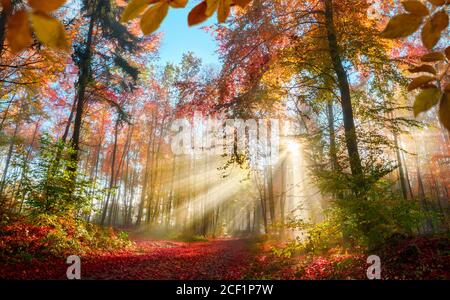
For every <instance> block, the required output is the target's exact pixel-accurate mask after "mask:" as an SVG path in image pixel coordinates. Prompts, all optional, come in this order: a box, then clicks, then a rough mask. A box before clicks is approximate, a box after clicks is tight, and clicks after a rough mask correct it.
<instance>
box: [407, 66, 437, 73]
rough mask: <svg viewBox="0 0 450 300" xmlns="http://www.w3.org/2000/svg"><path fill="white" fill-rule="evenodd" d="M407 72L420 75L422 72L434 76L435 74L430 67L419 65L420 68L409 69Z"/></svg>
mask: <svg viewBox="0 0 450 300" xmlns="http://www.w3.org/2000/svg"><path fill="white" fill-rule="evenodd" d="M408 71H409V72H411V73H422V72H425V73H431V74H434V75H436V74H437V72H436V69H435V68H433V67H432V66H430V65H421V66H418V67H414V68H412V69H409V70H408Z"/></svg>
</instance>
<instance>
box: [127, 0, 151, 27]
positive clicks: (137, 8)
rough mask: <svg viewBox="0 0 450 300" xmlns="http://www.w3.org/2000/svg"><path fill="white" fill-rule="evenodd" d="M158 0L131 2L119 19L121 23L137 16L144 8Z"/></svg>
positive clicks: (134, 0)
mask: <svg viewBox="0 0 450 300" xmlns="http://www.w3.org/2000/svg"><path fill="white" fill-rule="evenodd" d="M157 1H158V0H133V1H131V2H130V3H129V4H128V5H127V7H126V8H125V11H124V12H123V14H122V17H121V19H120V21H121V22H128V21H130V20H133V19H134V18H136V17H137V16H139V15H140V14H141V13H142V12H143V11H144V10H145V9H146V8H147V6H149V5H150V4H152V3H156V2H157Z"/></svg>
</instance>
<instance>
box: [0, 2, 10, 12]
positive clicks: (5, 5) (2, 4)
mask: <svg viewBox="0 0 450 300" xmlns="http://www.w3.org/2000/svg"><path fill="white" fill-rule="evenodd" d="M0 4H1V6H2V7H3V8H4V9H5V10H9V9H10V8H11V0H1V1H0Z"/></svg>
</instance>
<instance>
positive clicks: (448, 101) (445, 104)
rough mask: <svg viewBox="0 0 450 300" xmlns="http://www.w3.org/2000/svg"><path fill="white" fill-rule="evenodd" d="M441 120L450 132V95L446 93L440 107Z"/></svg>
mask: <svg viewBox="0 0 450 300" xmlns="http://www.w3.org/2000/svg"><path fill="white" fill-rule="evenodd" d="M439 120H440V121H441V123H442V125H444V127H445V128H447V130H448V131H450V93H444V95H443V96H442V99H441V105H440V106H439Z"/></svg>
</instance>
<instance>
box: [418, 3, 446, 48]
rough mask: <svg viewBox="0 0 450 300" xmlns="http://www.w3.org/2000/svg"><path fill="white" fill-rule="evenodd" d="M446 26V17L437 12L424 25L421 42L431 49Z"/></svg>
mask: <svg viewBox="0 0 450 300" xmlns="http://www.w3.org/2000/svg"><path fill="white" fill-rule="evenodd" d="M447 26H448V15H447V14H446V13H445V12H444V11H438V12H437V13H435V14H434V15H433V16H432V17H431V18H430V20H428V21H427V22H426V23H425V26H424V27H423V30H422V42H423V44H424V46H425V47H427V48H428V49H430V50H431V49H433V47H434V46H436V44H437V43H438V42H439V40H440V39H441V33H442V31H444V30H445V29H446V28H447Z"/></svg>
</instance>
